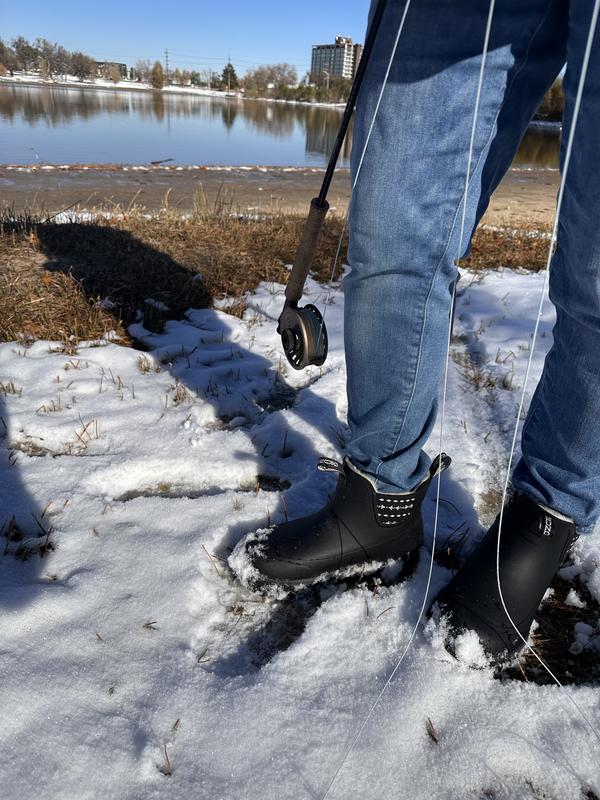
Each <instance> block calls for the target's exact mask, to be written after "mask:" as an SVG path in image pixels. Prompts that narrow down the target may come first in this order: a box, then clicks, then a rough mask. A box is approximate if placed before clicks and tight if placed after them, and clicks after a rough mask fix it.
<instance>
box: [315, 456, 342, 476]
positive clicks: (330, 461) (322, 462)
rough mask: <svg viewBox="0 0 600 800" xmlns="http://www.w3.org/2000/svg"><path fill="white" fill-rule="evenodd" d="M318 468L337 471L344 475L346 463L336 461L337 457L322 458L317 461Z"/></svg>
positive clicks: (322, 470)
mask: <svg viewBox="0 0 600 800" xmlns="http://www.w3.org/2000/svg"><path fill="white" fill-rule="evenodd" d="M317 469H318V470H320V471H321V472H337V473H338V474H339V475H344V474H345V473H344V465H343V464H340V462H339V461H336V460H335V458H324V457H323V458H320V459H319V460H318V461H317Z"/></svg>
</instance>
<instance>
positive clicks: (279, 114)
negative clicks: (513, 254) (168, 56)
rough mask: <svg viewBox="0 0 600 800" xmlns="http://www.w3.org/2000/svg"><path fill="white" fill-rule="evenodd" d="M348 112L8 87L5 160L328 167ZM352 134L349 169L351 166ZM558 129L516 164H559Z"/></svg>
mask: <svg viewBox="0 0 600 800" xmlns="http://www.w3.org/2000/svg"><path fill="white" fill-rule="evenodd" d="M341 113H342V112H341V109H339V108H326V107H321V106H308V105H296V104H289V103H275V102H267V101H263V100H241V99H237V98H220V97H216V98H215V97H202V96H192V95H185V94H161V93H153V92H142V91H121V90H111V89H106V90H104V89H92V88H78V87H75V88H62V87H45V86H43V87H42V86H39V87H38V86H18V85H11V84H3V85H0V163H4V164H9V163H12V164H32V163H48V164H98V163H101V164H104V163H118V164H147V163H149V162H152V161H163V160H169V163H174V164H202V165H263V166H298V167H300V166H323V165H324V164H325V163H326V162H327V157H328V155H329V152H330V151H331V148H332V146H333V142H334V139H335V135H336V132H337V128H338V125H339V123H340V119H341ZM350 145H351V136H349V137H348V138H347V141H346V142H345V144H344V150H343V153H342V156H341V158H340V162H339V163H340V166H348V157H349V153H350ZM557 161H558V133H557V132H556V131H555V130H548V129H546V128H537V127H535V128H532V129H530V130H529V131H528V133H527V135H526V137H525V139H524V140H523V143H522V145H521V148H520V150H519V154H518V155H517V158H516V164H518V165H519V166H523V167H541V168H548V167H549V168H556V166H557Z"/></svg>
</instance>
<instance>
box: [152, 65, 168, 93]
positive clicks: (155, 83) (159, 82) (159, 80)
mask: <svg viewBox="0 0 600 800" xmlns="http://www.w3.org/2000/svg"><path fill="white" fill-rule="evenodd" d="M150 83H151V84H152V88H153V89H162V88H163V86H164V83H165V74H164V72H163V68H162V64H161V63H160V61H155V62H154V66H153V67H152V71H151V73H150Z"/></svg>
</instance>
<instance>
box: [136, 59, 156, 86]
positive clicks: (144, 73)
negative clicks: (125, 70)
mask: <svg viewBox="0 0 600 800" xmlns="http://www.w3.org/2000/svg"><path fill="white" fill-rule="evenodd" d="M134 69H135V76H136V80H138V81H145V82H148V81H150V73H151V72H152V65H151V64H150V62H149V61H146V60H142V59H140V60H139V61H136V63H135V68H134Z"/></svg>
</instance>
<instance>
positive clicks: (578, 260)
mask: <svg viewBox="0 0 600 800" xmlns="http://www.w3.org/2000/svg"><path fill="white" fill-rule="evenodd" d="M592 5H593V3H589V2H584V0H571V4H570V6H571V8H570V19H569V38H568V46H567V47H568V53H567V58H568V62H567V72H566V74H565V79H564V88H565V94H566V108H565V120H564V129H563V138H562V143H561V161H564V155H565V147H566V141H567V138H568V136H569V131H570V129H571V123H572V116H573V106H574V102H575V95H576V92H577V85H578V82H579V76H580V68H581V63H582V59H583V52H584V48H585V42H586V38H587V34H588V30H589V23H590V16H591V11H592ZM599 28H600V26H599ZM599 146H600V31H597V33H596V35H595V39H594V43H593V46H592V55H591V60H590V63H589V69H588V75H587V80H586V84H585V90H584V93H583V97H582V103H581V109H580V112H579V119H578V122H577V127H576V133H575V139H574V142H573V151H572V155H571V162H570V166H569V171H568V174H567V179H566V183H565V194H564V199H563V205H562V212H561V215H560V220H559V223H560V224H559V231H558V241H557V249H556V252H555V255H554V258H553V260H552V265H551V268H550V299H551V300H552V302H553V303H554V305H555V306H556V317H557V319H556V325H555V328H554V343H553V346H552V349H551V350H550V352H549V353H548V355H547V357H546V360H545V363H544V370H543V373H542V377H541V379H540V382H539V384H538V386H537V389H536V391H535V394H534V396H533V399H532V402H531V406H530V409H529V413H528V416H527V419H526V422H525V426H524V428H523V435H522V442H521V449H522V458H521V460H520V461H519V463H518V464H517V466H516V468H515V471H514V474H513V485H514V486H515V488H516V489H518V490H519V491H521V492H524V493H525V494H528V495H530V496H531V497H533V499H534V500H537V501H538V502H542V503H544V504H545V505H547V506H549V507H550V508H553V509H556V510H557V511H559V512H561V513H563V514H566V515H568V516H570V517H572V518H573V519H574V520H575V522H576V524H577V525H578V527H579V529H580V530H582V531H585V530H586V529H589V528H591V527H592V526H593V525H594V523H595V522H596V520H597V519H598V517H599V515H600V413H599V412H600V402H599V398H600V149H599Z"/></svg>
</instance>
